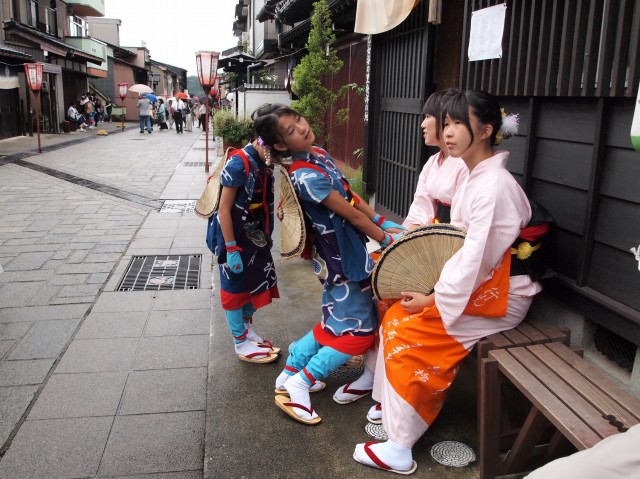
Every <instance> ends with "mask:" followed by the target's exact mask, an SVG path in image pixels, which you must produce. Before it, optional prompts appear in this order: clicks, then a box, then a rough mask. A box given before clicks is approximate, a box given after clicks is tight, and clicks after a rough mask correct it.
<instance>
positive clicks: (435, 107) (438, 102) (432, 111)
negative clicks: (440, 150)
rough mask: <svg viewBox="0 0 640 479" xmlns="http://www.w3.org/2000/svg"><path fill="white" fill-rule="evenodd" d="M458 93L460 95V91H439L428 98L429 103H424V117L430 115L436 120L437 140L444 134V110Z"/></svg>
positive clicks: (451, 89) (450, 89)
mask: <svg viewBox="0 0 640 479" xmlns="http://www.w3.org/2000/svg"><path fill="white" fill-rule="evenodd" d="M456 93H458V90H454V89H453V88H448V89H447V90H438V91H437V92H435V93H432V94H431V96H430V97H429V98H427V101H426V102H424V106H423V107H422V115H430V116H433V117H434V118H435V119H436V138H437V139H438V140H439V139H440V133H442V128H443V124H444V122H443V121H442V118H443V116H442V110H443V108H444V105H445V104H446V103H447V102H448V101H449V100H450V99H451V98H453V96H454V95H455V94H456Z"/></svg>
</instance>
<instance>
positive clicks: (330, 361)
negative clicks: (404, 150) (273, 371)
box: [285, 148, 378, 385]
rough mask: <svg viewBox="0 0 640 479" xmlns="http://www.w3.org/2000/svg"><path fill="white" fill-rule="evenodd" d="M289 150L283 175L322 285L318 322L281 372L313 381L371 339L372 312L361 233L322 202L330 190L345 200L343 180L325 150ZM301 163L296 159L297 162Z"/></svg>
mask: <svg viewBox="0 0 640 479" xmlns="http://www.w3.org/2000/svg"><path fill="white" fill-rule="evenodd" d="M314 151H315V155H311V154H308V153H294V154H293V155H292V159H293V160H294V163H293V166H292V167H291V168H290V171H289V176H290V178H291V181H292V183H293V188H294V190H295V191H296V193H297V195H298V198H299V199H300V205H301V206H302V210H303V211H304V214H305V216H306V218H307V220H308V224H310V225H311V228H308V230H307V231H308V233H311V234H312V236H313V245H312V264H313V269H314V272H315V273H316V275H317V276H318V279H319V280H320V283H322V286H323V288H322V321H321V322H320V323H318V324H317V325H316V326H315V327H314V328H313V330H311V331H310V332H309V333H307V334H306V335H305V336H304V337H303V338H302V339H300V340H299V341H297V342H296V343H295V344H294V345H293V347H292V348H291V349H290V353H291V354H290V356H289V358H288V359H287V365H286V367H285V371H286V372H287V374H289V375H294V374H296V373H297V372H298V371H303V376H304V378H305V380H306V381H307V382H308V383H309V384H310V385H313V384H314V382H315V380H320V379H323V378H325V377H327V376H328V375H329V373H331V372H332V371H334V370H335V369H336V368H337V367H339V366H341V365H342V364H344V363H345V362H346V361H348V360H349V358H350V357H351V356H353V355H356V354H362V353H364V352H365V351H366V350H367V349H368V348H369V347H370V346H371V344H372V343H373V339H374V334H375V330H376V328H377V326H378V315H377V310H376V308H375V303H374V301H373V296H372V292H371V278H370V276H371V272H372V271H373V266H374V263H373V260H372V259H371V257H370V256H369V254H368V252H367V249H366V237H365V235H363V234H362V233H360V232H358V231H357V230H356V229H355V228H354V227H353V226H352V225H351V224H350V223H349V222H347V221H346V220H345V219H343V218H342V217H340V216H339V215H337V214H335V213H334V212H333V211H332V210H330V209H329V208H327V207H326V206H324V205H323V204H322V201H323V200H325V199H326V198H327V197H328V196H329V195H330V194H331V193H332V192H333V191H336V192H338V193H339V194H340V195H341V196H342V197H343V198H345V200H347V201H350V200H351V199H352V198H351V193H350V191H349V190H348V183H347V182H346V180H345V179H344V177H343V176H342V174H341V173H340V170H338V168H337V167H336V166H335V164H334V163H333V160H332V159H331V157H330V156H329V154H328V153H327V152H326V151H325V150H322V149H320V148H314ZM301 162H302V163H301Z"/></svg>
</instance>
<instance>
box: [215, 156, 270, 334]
mask: <svg viewBox="0 0 640 479" xmlns="http://www.w3.org/2000/svg"><path fill="white" fill-rule="evenodd" d="M241 151H244V153H245V155H246V159H247V160H248V164H245V161H244V159H243V158H242V155H241V154H240V153H241ZM247 170H248V171H249V174H248V175H247ZM220 184H221V185H222V186H223V187H224V186H229V187H238V190H237V194H236V198H235V201H234V204H233V207H232V208H231V218H232V222H233V233H234V236H235V240H236V243H237V245H238V246H239V247H240V248H242V251H241V253H240V255H241V257H242V264H243V266H244V270H243V272H242V273H239V274H237V273H233V272H231V271H230V270H229V269H228V268H227V265H226V262H227V250H226V247H225V240H224V237H223V235H222V228H221V226H220V221H219V219H218V213H217V211H216V213H215V214H214V215H213V217H212V218H211V220H210V224H209V227H210V228H213V231H212V234H213V241H212V242H213V244H210V248H211V249H212V250H213V252H214V254H215V255H216V259H217V260H218V268H219V270H220V300H221V302H222V308H223V309H224V310H225V312H226V317H227V322H228V323H229V329H230V330H231V334H232V335H233V337H234V340H235V342H241V341H244V340H245V337H246V334H247V331H248V330H247V325H246V322H247V320H250V318H252V316H253V313H254V312H255V310H256V309H259V308H261V307H263V306H266V305H268V304H270V303H271V302H272V300H273V298H279V297H280V295H279V292H278V286H277V278H276V271H275V267H274V264H273V257H272V255H271V246H272V240H271V234H272V232H273V220H274V214H273V171H272V169H271V168H269V167H267V166H266V165H265V164H264V162H263V161H262V160H261V159H260V155H259V154H258V152H257V150H256V149H255V148H254V147H253V146H252V145H251V144H249V145H247V146H245V147H244V148H243V150H237V152H236V154H234V155H233V156H231V158H229V160H228V161H227V164H226V165H225V167H224V169H223V170H222V172H221V174H220Z"/></svg>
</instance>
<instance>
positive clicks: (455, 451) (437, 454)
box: [431, 441, 476, 467]
mask: <svg viewBox="0 0 640 479" xmlns="http://www.w3.org/2000/svg"><path fill="white" fill-rule="evenodd" d="M431 457H432V458H433V459H434V461H436V462H439V463H440V464H443V465H445V466H453V467H465V466H468V465H469V464H470V463H472V462H474V461H475V460H476V454H475V452H473V449H471V448H470V447H469V446H467V445H466V444H463V443H461V442H458V441H442V442H438V443H436V444H434V445H433V447H432V448H431Z"/></svg>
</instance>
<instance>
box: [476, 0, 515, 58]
mask: <svg viewBox="0 0 640 479" xmlns="http://www.w3.org/2000/svg"><path fill="white" fill-rule="evenodd" d="M506 12H507V4H506V3H503V4H502V5H496V6H493V7H488V8H483V9H482V10H476V11H475V12H473V13H472V14H471V32H470V34H469V50H468V55H469V61H470V62H473V61H477V60H490V59H492V58H502V36H503V34H504V19H505V16H506Z"/></svg>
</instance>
